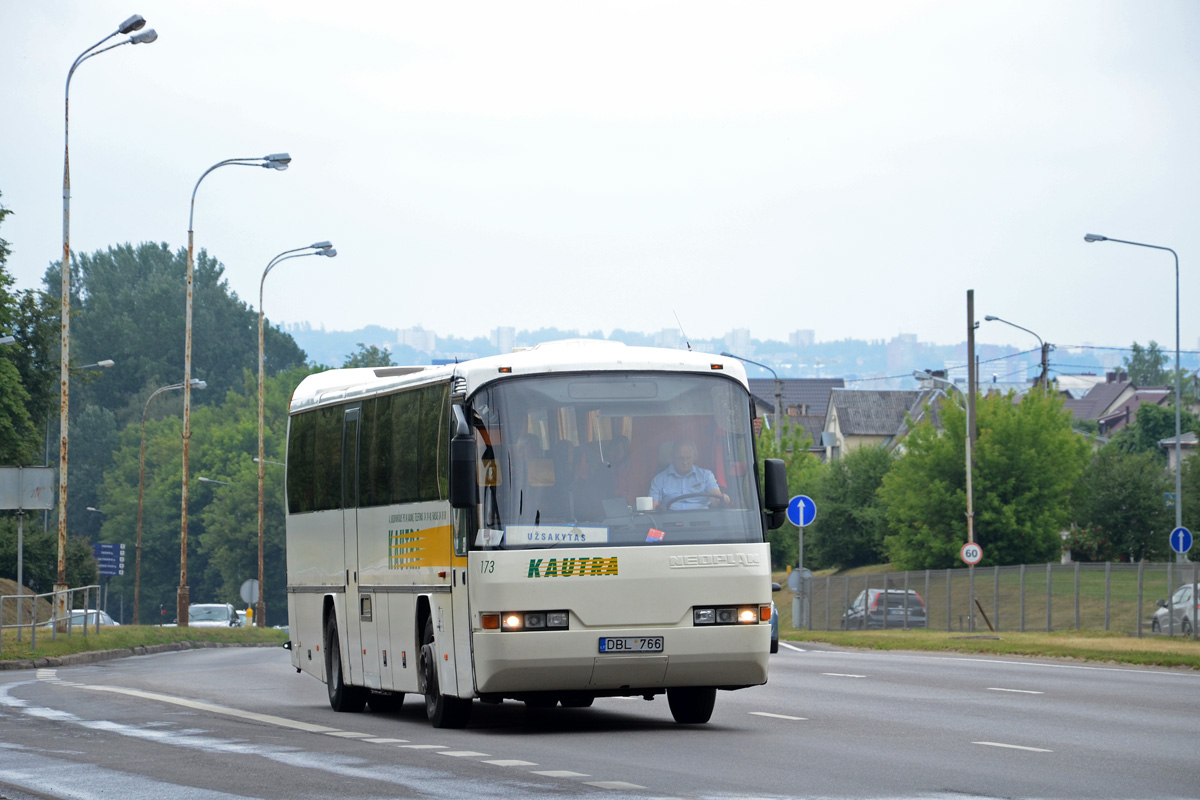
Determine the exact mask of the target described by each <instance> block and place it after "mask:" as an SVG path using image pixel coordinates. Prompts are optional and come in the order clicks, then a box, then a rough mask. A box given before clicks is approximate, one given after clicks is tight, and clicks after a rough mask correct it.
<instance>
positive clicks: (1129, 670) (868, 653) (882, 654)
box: [809, 650, 1200, 680]
mask: <svg viewBox="0 0 1200 800" xmlns="http://www.w3.org/2000/svg"><path fill="white" fill-rule="evenodd" d="M809 652H810V653H811V654H812V655H814V656H856V657H858V658H893V659H895V658H904V659H912V660H918V661H967V662H974V663H977V664H1004V665H1006V666H1010V667H1049V668H1051V669H1080V670H1090V671H1092V672H1122V673H1126V674H1138V673H1141V674H1145V675H1158V676H1164V675H1169V676H1171V677H1173V678H1189V679H1191V680H1196V679H1197V677H1200V675H1197V673H1196V672H1194V671H1190V670H1189V671H1186V672H1185V671H1183V670H1170V669H1145V668H1137V667H1093V666H1088V665H1086V664H1052V663H1050V662H1048V661H1015V660H1014V661H1006V660H1005V659H1002V658H979V657H977V656H931V655H919V654H915V653H899V652H896V651H895V650H887V651H879V650H810V651H809Z"/></svg>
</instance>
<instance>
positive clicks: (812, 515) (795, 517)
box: [787, 494, 817, 528]
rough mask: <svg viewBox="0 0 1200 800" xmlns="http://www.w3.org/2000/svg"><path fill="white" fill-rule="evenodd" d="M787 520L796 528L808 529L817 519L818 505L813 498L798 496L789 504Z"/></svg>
mask: <svg viewBox="0 0 1200 800" xmlns="http://www.w3.org/2000/svg"><path fill="white" fill-rule="evenodd" d="M787 518H788V522H790V523H792V524H793V525H795V526H796V527H798V528H807V527H808V526H809V525H812V524H813V520H815V519H816V518H817V504H816V503H814V502H813V500H812V498H811V497H809V496H807V495H803V494H798V495H796V496H795V497H793V498H792V499H791V501H790V502H789V503H788V508H787Z"/></svg>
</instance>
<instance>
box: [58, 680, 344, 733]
mask: <svg viewBox="0 0 1200 800" xmlns="http://www.w3.org/2000/svg"><path fill="white" fill-rule="evenodd" d="M82 688H84V689H88V690H90V691H93V692H113V693H114V694H124V695H128V696H130V697H140V698H142V699H143V700H154V701H157V702H159V703H170V704H172V705H176V706H183V707H184V708H192V709H195V710H197V711H207V712H209V713H212V714H224V715H225V716H229V717H237V718H238V719H248V720H253V721H254V722H263V723H266V724H267V725H277V726H279V727H281V728H291V729H292V730H297V731H307V732H308V733H329V732H330V731H336V730H337V728H330V727H329V726H327V725H314V724H312V723H311V722H300V721H299V720H294V719H288V718H287V717H277V716H275V715H273V714H257V713H255V712H253V711H244V710H242V709H240V708H229V707H228V706H219V705H216V704H214V703H201V702H200V701H198V700H186V699H184V698H182V697H172V696H171V695H169V694H159V693H157V692H143V691H141V690H139V689H126V688H125V687H123V686H84V687H82Z"/></svg>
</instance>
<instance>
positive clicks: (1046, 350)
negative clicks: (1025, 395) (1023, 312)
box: [984, 314, 1053, 389]
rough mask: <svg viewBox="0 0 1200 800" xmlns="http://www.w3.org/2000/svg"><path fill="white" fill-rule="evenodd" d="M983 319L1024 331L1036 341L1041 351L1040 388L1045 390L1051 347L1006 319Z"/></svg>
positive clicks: (1038, 337) (989, 316)
mask: <svg viewBox="0 0 1200 800" xmlns="http://www.w3.org/2000/svg"><path fill="white" fill-rule="evenodd" d="M984 319H985V320H987V321H988V322H1003V323H1004V324H1005V325H1010V326H1012V327H1014V328H1016V329H1018V330H1022V331H1025V332H1026V333H1028V334H1029V335H1030V336H1032V337H1033V338H1035V339H1037V340H1038V345H1040V346H1041V349H1042V378H1041V383H1042V388H1043V389H1046V388H1047V387H1048V386H1049V380H1050V377H1049V375H1050V348H1051V347H1053V345H1050V344H1047V343H1046V342H1043V341H1042V337H1040V336H1038V335H1037V334H1036V333H1034V332H1033V331H1031V330H1029V328H1022V327H1021V326H1020V325H1018V324H1017V323H1015V322H1009V321H1008V320H1006V319H1000V318H999V317H994V316H992V315H991V314H988V315H987V316H985V317H984Z"/></svg>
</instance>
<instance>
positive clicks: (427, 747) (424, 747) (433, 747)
mask: <svg viewBox="0 0 1200 800" xmlns="http://www.w3.org/2000/svg"><path fill="white" fill-rule="evenodd" d="M400 746H401V747H403V748H404V749H406V750H446V749H448V748H449V746H448V745H444V744H402V745H400Z"/></svg>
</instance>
